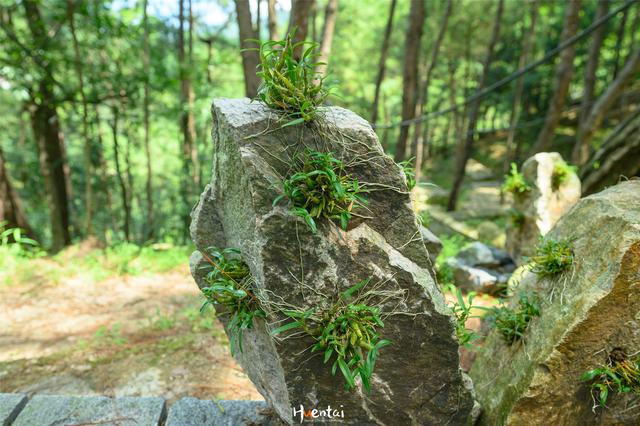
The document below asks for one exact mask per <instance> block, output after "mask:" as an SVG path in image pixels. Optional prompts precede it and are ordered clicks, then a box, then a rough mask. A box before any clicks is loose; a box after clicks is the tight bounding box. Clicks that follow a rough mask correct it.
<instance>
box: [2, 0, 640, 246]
mask: <svg viewBox="0 0 640 426" xmlns="http://www.w3.org/2000/svg"><path fill="white" fill-rule="evenodd" d="M0 4H1V5H2V6H1V8H0V29H1V31H0V46H1V49H0V114H1V115H2V120H1V121H0V128H1V132H0V154H1V155H0V220H2V221H4V226H5V228H16V227H20V228H22V229H23V230H25V231H26V234H28V235H29V236H30V237H32V238H34V239H35V240H37V241H39V242H40V243H41V244H42V246H43V247H46V248H47V249H50V250H51V251H53V252H55V251H58V250H60V249H61V248H63V247H64V246H67V245H69V244H71V243H73V242H77V241H81V240H84V239H87V238H90V237H92V238H94V239H97V240H98V241H102V242H104V243H106V244H107V245H110V244H115V243H117V242H122V241H127V242H134V243H137V244H147V243H150V242H170V243H174V244H184V243H186V242H187V240H188V224H189V212H190V210H191V208H192V206H193V205H194V203H195V202H196V201H197V197H198V195H199V193H200V191H201V189H202V187H203V185H204V183H205V182H207V181H208V179H209V176H208V174H209V173H210V162H211V155H212V153H211V149H210V146H211V145H210V143H209V138H210V132H211V128H210V127H211V120H210V111H209V106H210V102H211V100H212V99H213V98H214V97H221V96H222V97H241V96H245V95H247V96H250V97H253V96H254V95H255V92H256V88H257V86H258V84H259V80H257V78H256V77H255V65H256V61H257V58H256V56H257V54H256V53H255V52H251V51H245V52H243V53H241V52H240V49H241V47H245V48H246V47H252V46H255V44H252V42H249V41H246V40H247V39H259V40H267V39H276V38H282V37H283V36H284V34H285V33H286V32H287V31H288V29H289V28H293V27H297V28H298V31H297V33H296V37H297V38H298V39H300V38H306V39H308V40H315V41H317V42H318V43H319V45H320V52H321V55H322V57H323V58H324V59H325V60H326V62H327V63H328V72H329V74H328V75H329V77H328V81H331V82H333V84H334V86H335V90H334V93H335V96H333V97H331V99H330V102H331V103H333V104H336V105H341V106H344V107H346V108H349V109H352V110H354V111H355V112H357V113H358V114H360V115H361V116H363V117H365V118H367V119H369V120H370V121H371V122H372V123H373V124H374V125H375V128H376V131H377V132H378V134H379V136H380V139H381V141H382V144H383V146H384V147H385V149H386V150H387V151H388V153H390V155H394V156H395V159H396V161H401V160H406V159H409V158H413V160H412V161H414V163H417V164H416V166H417V171H418V173H417V175H418V177H419V179H420V181H421V182H432V183H435V184H437V185H439V186H440V187H442V188H444V189H445V190H446V191H447V194H446V198H447V200H446V202H443V204H445V205H446V207H447V208H448V209H449V210H453V209H455V208H456V206H457V201H458V199H459V197H460V191H461V190H464V171H465V165H466V164H467V161H468V160H469V158H474V159H475V160H478V161H480V162H482V163H483V164H484V165H485V166H487V167H488V168H489V169H490V170H492V171H493V172H494V174H495V176H496V177H497V178H500V177H501V176H502V175H503V174H504V173H505V172H506V171H507V170H508V167H509V164H510V163H511V162H512V161H515V162H516V163H521V162H522V161H523V160H524V159H526V158H527V156H528V155H529V154H530V153H533V152H537V151H549V150H557V151H559V152H561V153H562V154H563V156H564V157H565V158H566V159H568V160H570V161H571V162H572V163H573V164H575V165H577V166H579V167H580V168H581V176H582V178H583V182H584V183H585V188H584V189H585V192H587V193H588V192H593V191H595V190H598V189H600V188H601V187H602V186H603V185H605V184H612V183H615V182H616V181H617V179H618V178H619V176H620V175H624V176H632V175H633V174H635V173H637V172H638V168H640V161H638V158H639V157H640V154H639V148H638V141H637V139H638V136H637V135H638V133H639V132H638V130H637V129H638V121H639V120H640V118H639V116H638V104H639V102H640V81H639V80H638V78H637V77H638V70H639V68H640V40H639V38H640V30H639V22H640V3H638V2H637V1H633V0H610V1H607V0H601V1H596V0H582V1H581V0H570V1H552V0H529V1H525V0H438V1H435V0H429V1H424V2H422V1H408V0H399V1H397V0H367V1H364V0H349V1H346V0H343V1H341V0H316V1H314V0H298V1H293V4H291V2H290V1H288V0H252V1H248V0H236V1H230V0H229V1H225V0H217V1H216V0H207V1H204V0H175V1H169V0H135V1H134V0H91V1H88V0H66V1H65V0H19V1H15V0H14V1H11V0H2V1H1V2H0ZM545 55H546V56H545ZM528 64H533V65H534V66H531V67H527V65H528ZM519 71H522V72H519ZM630 126H631V127H630ZM629 129H631V130H629ZM633 129H635V131H633ZM605 163H606V164H605ZM605 165H606V167H604V166H605Z"/></svg>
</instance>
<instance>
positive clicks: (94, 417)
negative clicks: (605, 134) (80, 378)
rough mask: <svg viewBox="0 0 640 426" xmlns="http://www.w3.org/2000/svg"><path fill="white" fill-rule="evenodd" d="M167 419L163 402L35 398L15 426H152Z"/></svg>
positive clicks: (137, 399)
mask: <svg viewBox="0 0 640 426" xmlns="http://www.w3.org/2000/svg"><path fill="white" fill-rule="evenodd" d="M164 416H165V402H164V400H163V399H162V398H144V397H143V398H133V397H123V398H115V399H112V398H107V397H102V396H100V397H94V396H89V397H80V396H54V395H36V396H34V397H32V398H31V400H29V402H28V403H27V405H26V407H25V408H24V409H23V410H22V412H21V413H20V414H19V415H18V417H17V418H16V420H15V422H14V423H13V426H54V425H55V426H67V425H68V426H71V425H78V424H100V425H101V426H116V425H117V426H153V425H159V424H160V422H161V421H162V420H163V419H164Z"/></svg>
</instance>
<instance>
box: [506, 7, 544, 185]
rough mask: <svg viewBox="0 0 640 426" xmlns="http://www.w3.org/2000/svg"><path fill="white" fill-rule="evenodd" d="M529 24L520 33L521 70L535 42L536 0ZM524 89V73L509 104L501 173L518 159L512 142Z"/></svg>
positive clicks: (517, 82) (518, 80)
mask: <svg viewBox="0 0 640 426" xmlns="http://www.w3.org/2000/svg"><path fill="white" fill-rule="evenodd" d="M530 16H531V17H530V19H531V26H530V27H529V29H528V30H527V31H526V32H525V31H523V34H522V48H521V50H520V58H519V59H518V70H521V69H523V68H524V67H525V65H526V64H527V62H528V60H529V57H530V56H531V53H532V52H533V44H534V42H535V33H536V21H537V20H538V1H537V0H533V1H532V2H531V15H530ZM523 91H524V75H522V76H520V77H518V79H517V80H516V87H515V91H514V95H513V103H512V104H511V114H510V116H509V133H508V135H507V145H506V152H505V155H504V161H503V163H502V174H506V173H507V172H508V171H509V165H510V164H511V162H512V161H514V159H515V160H516V161H518V159H517V156H516V155H515V153H514V149H513V142H514V139H515V137H516V127H517V126H518V120H519V119H520V103H521V102H522V93H523ZM517 144H518V145H521V141H520V140H518V142H517ZM515 151H516V152H518V153H519V152H520V149H519V147H518V148H516V149H515Z"/></svg>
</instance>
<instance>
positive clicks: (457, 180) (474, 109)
mask: <svg viewBox="0 0 640 426" xmlns="http://www.w3.org/2000/svg"><path fill="white" fill-rule="evenodd" d="M503 9H504V0H499V2H498V5H497V9H496V17H495V20H494V22H493V30H492V32H491V39H490V40H489V46H488V47H487V56H486V57H485V60H484V63H483V64H482V75H481V77H480V82H479V84H478V89H477V92H478V93H479V92H481V91H482V90H483V89H484V87H485V85H486V84H487V77H488V76H489V69H490V68H491V63H492V62H493V54H494V50H495V46H496V44H497V42H498V38H499V37H500V21H501V20H502V12H503ZM479 111H480V99H476V100H475V101H474V102H472V103H471V105H469V125H468V126H467V134H466V137H465V138H464V144H463V145H462V146H461V150H460V152H458V154H457V155H456V168H455V171H454V181H453V186H452V187H451V194H449V202H448V203H447V210H449V211H452V210H455V208H456V204H457V202H458V195H459V193H460V188H461V187H462V182H463V181H464V172H465V170H466V167H467V161H469V158H470V157H471V153H472V151H473V140H474V138H475V130H476V124H477V121H478V113H479Z"/></svg>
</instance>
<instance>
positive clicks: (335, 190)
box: [273, 150, 367, 233]
mask: <svg viewBox="0 0 640 426" xmlns="http://www.w3.org/2000/svg"><path fill="white" fill-rule="evenodd" d="M297 162H298V167H299V168H298V171H297V172H295V173H294V174H292V175H291V176H290V177H288V178H287V179H285V180H284V182H283V183H282V192H283V193H282V194H281V195H279V196H278V197H277V198H276V199H275V200H274V201H273V204H274V205H276V204H277V203H278V202H279V201H280V200H282V199H283V198H285V197H286V198H288V199H289V201H290V202H291V204H292V207H291V211H292V212H293V213H294V214H295V215H297V216H300V217H302V218H303V219H304V221H305V222H306V223H307V225H308V226H309V228H310V229H311V231H312V232H314V233H315V232H316V231H317V224H316V220H317V219H319V218H326V219H329V220H339V221H340V225H341V226H342V228H343V229H347V226H348V224H349V220H350V219H351V217H352V216H353V215H354V214H355V213H354V210H355V209H357V208H359V207H363V206H365V205H366V204H367V200H366V199H365V198H363V196H362V194H363V193H365V192H367V190H366V188H365V187H364V186H363V185H361V184H360V183H359V182H358V180H357V179H355V178H353V177H351V176H350V175H348V174H347V173H346V172H345V170H344V164H343V163H342V161H340V160H338V159H337V158H334V157H333V155H332V154H330V153H322V152H318V151H313V150H306V151H305V152H304V153H303V154H302V155H301V156H300V158H298V161H297Z"/></svg>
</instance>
